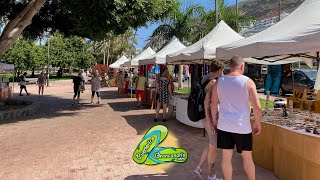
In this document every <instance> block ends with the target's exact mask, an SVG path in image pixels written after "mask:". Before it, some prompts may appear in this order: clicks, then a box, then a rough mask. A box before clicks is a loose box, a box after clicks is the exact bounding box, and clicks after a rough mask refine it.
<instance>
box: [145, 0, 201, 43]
mask: <svg viewBox="0 0 320 180" xmlns="http://www.w3.org/2000/svg"><path fill="white" fill-rule="evenodd" d="M203 14H205V11H204V7H203V6H199V5H195V4H193V5H191V6H189V7H188V8H186V9H185V10H182V11H181V10H179V9H177V10H176V11H174V12H173V13H172V14H171V15H170V16H169V17H168V18H166V19H165V20H164V21H163V23H162V24H161V25H160V26H159V27H158V28H156V29H155V30H154V31H153V33H152V35H151V36H150V38H149V42H148V43H147V45H146V47H149V46H150V47H151V48H153V49H160V48H161V47H162V46H163V45H165V44H166V43H167V42H168V41H169V40H170V39H171V38H172V37H173V36H176V37H177V38H178V39H180V41H182V42H184V43H187V42H189V43H193V42H195V41H197V40H199V39H196V38H195V36H194V33H193V32H195V28H196V27H197V22H198V21H197V20H199V18H200V17H202V16H203Z"/></svg>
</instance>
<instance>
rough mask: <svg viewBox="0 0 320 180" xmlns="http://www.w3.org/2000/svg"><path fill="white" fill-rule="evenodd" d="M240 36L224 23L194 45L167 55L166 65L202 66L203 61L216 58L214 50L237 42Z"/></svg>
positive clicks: (221, 22)
mask: <svg viewBox="0 0 320 180" xmlns="http://www.w3.org/2000/svg"><path fill="white" fill-rule="evenodd" d="M243 38H244V37H242V36H241V35H239V34H238V33H237V32H235V31H234V30H233V29H231V28H230V27H229V26H228V25H227V24H226V23H225V22H224V21H220V23H219V24H218V25H217V26H216V27H215V28H214V29H213V30H212V31H211V32H209V33H208V34H207V35H206V36H205V37H204V38H202V39H201V40H199V41H198V42H196V43H195V44H193V45H191V46H188V47H186V48H184V49H182V50H180V51H178V52H175V53H172V54H168V55H167V63H168V64H203V61H204V60H209V59H211V60H212V59H214V58H216V48H217V47H219V46H222V45H226V44H229V43H232V42H235V41H237V40H240V39H243Z"/></svg>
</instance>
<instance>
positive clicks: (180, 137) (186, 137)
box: [123, 114, 277, 180]
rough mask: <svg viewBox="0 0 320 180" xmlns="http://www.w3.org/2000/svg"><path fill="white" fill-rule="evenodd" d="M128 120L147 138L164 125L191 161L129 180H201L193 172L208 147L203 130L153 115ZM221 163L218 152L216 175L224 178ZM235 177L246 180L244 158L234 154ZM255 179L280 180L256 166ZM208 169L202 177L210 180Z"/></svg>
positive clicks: (128, 117)
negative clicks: (157, 127)
mask: <svg viewBox="0 0 320 180" xmlns="http://www.w3.org/2000/svg"><path fill="white" fill-rule="evenodd" d="M123 118H125V119H126V121H127V123H128V124H129V125H130V126H132V127H133V128H135V129H136V131H137V135H144V134H143V133H145V132H146V131H147V130H148V129H149V128H151V127H153V126H154V125H156V124H163V125H165V126H166V127H167V128H168V130H169V134H171V135H173V136H174V137H175V138H176V142H177V144H178V146H179V147H178V148H184V149H186V150H187V152H188V161H187V162H186V163H184V164H173V165H172V166H171V167H170V168H168V169H166V170H165V174H157V173H156V174H145V175H134V176H128V177H126V178H125V179H126V180H134V179H159V180H164V179H199V178H198V177H197V176H196V175H195V173H194V172H193V170H194V169H195V167H196V166H197V165H198V163H199V160H200V156H201V154H202V151H203V149H204V148H205V146H206V145H207V144H208V137H203V130H202V129H198V128H193V127H190V126H187V125H185V124H182V123H180V122H179V121H178V120H176V119H175V117H172V118H168V121H167V122H165V123H163V122H161V121H158V122H154V121H153V118H154V115H153V114H148V115H146V114H143V115H129V116H123ZM221 160H222V151H221V150H218V154H217V160H216V163H217V166H216V169H217V174H218V177H222V170H221ZM233 170H234V171H233V172H234V173H233V177H234V179H237V180H245V179H247V177H246V174H245V171H244V169H243V166H242V158H241V155H240V154H238V153H236V151H234V157H233ZM256 172H257V174H256V177H257V179H259V180H277V178H276V177H275V176H274V175H273V173H272V172H270V171H268V170H265V169H263V168H261V167H258V166H256ZM207 174H208V167H207V164H206V165H205V168H204V171H203V176H202V177H203V178H204V179H207Z"/></svg>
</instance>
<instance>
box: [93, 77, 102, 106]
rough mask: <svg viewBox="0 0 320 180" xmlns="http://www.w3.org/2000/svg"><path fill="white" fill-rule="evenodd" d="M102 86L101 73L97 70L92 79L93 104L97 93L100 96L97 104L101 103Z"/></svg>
mask: <svg viewBox="0 0 320 180" xmlns="http://www.w3.org/2000/svg"><path fill="white" fill-rule="evenodd" d="M100 88H101V78H100V77H99V73H98V72H97V71H95V72H94V74H93V77H92V79H91V91H92V95H91V104H92V103H93V99H94V94H97V97H98V102H97V104H100Z"/></svg>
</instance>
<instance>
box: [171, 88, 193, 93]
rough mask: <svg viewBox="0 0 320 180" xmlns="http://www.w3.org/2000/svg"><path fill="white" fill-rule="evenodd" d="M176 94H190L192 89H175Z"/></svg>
mask: <svg viewBox="0 0 320 180" xmlns="http://www.w3.org/2000/svg"><path fill="white" fill-rule="evenodd" d="M174 92H175V93H178V94H190V92H191V88H189V87H184V88H183V89H178V87H175V91H174Z"/></svg>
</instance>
